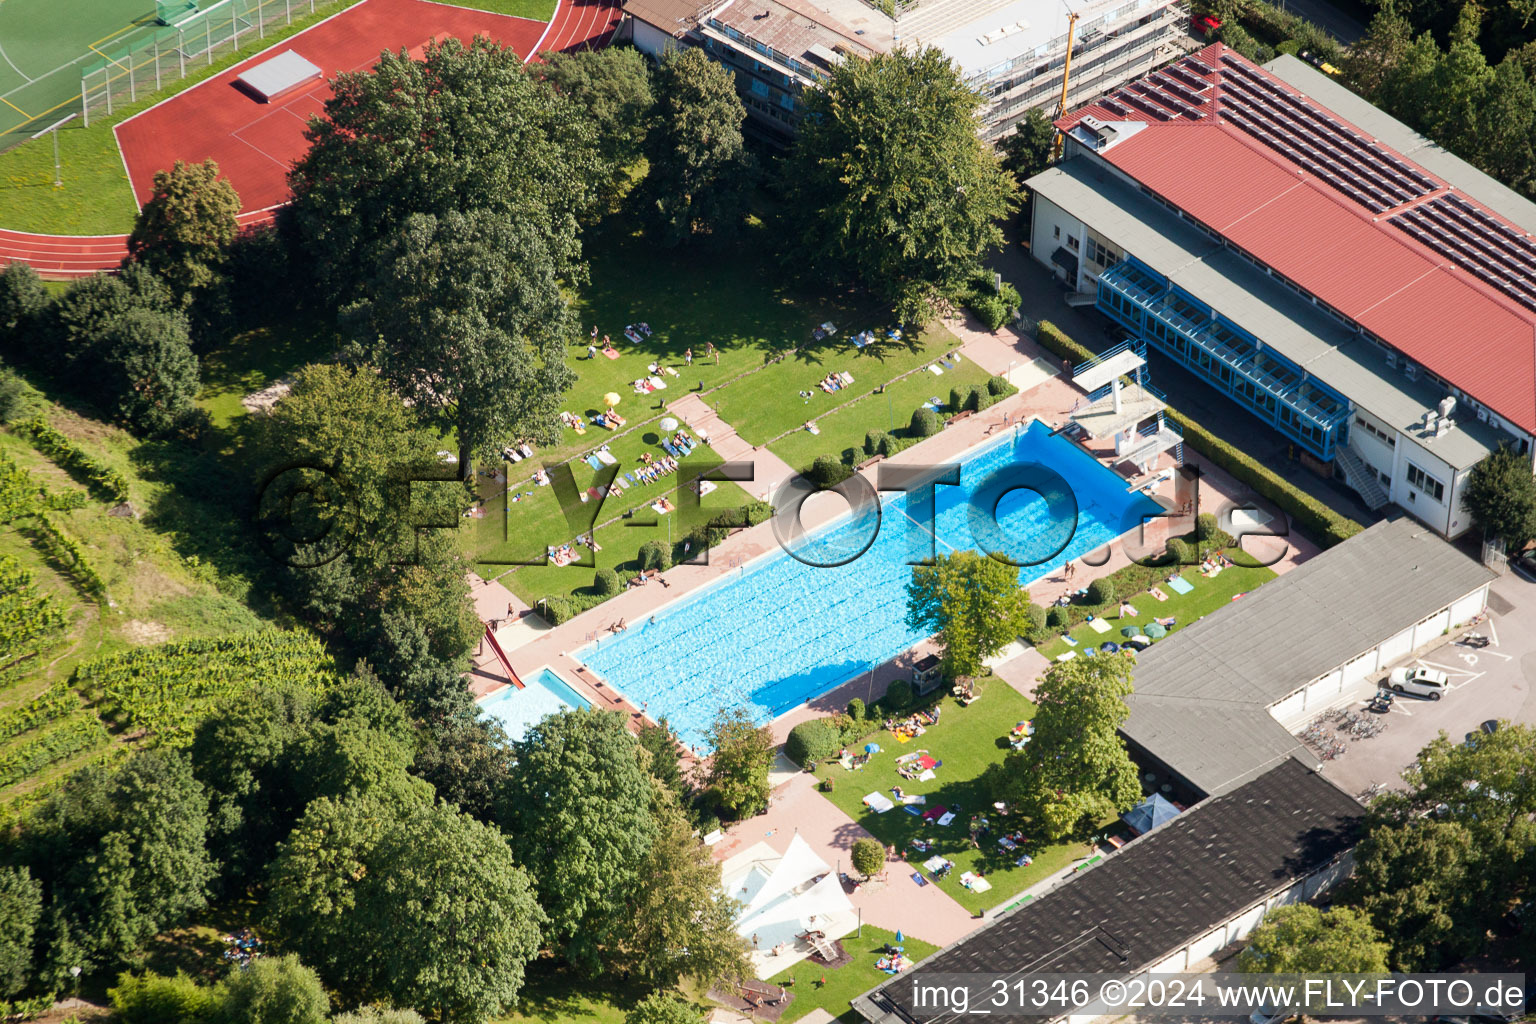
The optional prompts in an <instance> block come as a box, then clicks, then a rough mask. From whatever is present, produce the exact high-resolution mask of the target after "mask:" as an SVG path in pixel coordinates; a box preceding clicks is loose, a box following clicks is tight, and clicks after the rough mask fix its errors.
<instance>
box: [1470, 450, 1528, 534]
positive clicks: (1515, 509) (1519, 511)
mask: <svg viewBox="0 0 1536 1024" xmlns="http://www.w3.org/2000/svg"><path fill="white" fill-rule="evenodd" d="M1461 500H1462V504H1463V505H1464V506H1465V507H1466V510H1467V511H1468V512H1470V513H1471V514H1472V521H1473V522H1475V523H1477V525H1478V526H1481V527H1482V528H1483V531H1484V532H1485V533H1486V534H1488V535H1489V536H1493V537H1502V538H1504V540H1505V541H1506V543H1507V544H1508V545H1509V549H1510V550H1511V551H1519V550H1520V549H1521V548H1523V547H1524V546H1525V545H1526V542H1528V541H1530V540H1531V539H1532V538H1536V477H1532V475H1531V462H1530V459H1529V458H1527V457H1526V456H1524V455H1521V454H1520V453H1519V452H1517V451H1515V450H1514V449H1513V448H1511V447H1510V446H1509V445H1502V444H1501V445H1500V446H1499V448H1498V450H1497V451H1495V452H1494V453H1493V454H1492V455H1490V456H1488V457H1487V458H1486V459H1484V460H1483V461H1482V462H1479V463H1478V464H1477V465H1476V466H1474V467H1472V472H1471V474H1470V475H1469V476H1468V478H1467V485H1466V489H1465V490H1464V491H1462V498H1461Z"/></svg>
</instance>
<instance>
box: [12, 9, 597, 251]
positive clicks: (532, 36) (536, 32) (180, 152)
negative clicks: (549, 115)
mask: <svg viewBox="0 0 1536 1024" xmlns="http://www.w3.org/2000/svg"><path fill="white" fill-rule="evenodd" d="M621 16H622V12H621V10H620V7H619V3H618V0H557V6H556V9H555V14H554V17H553V18H552V19H551V20H550V23H549V24H548V25H547V26H541V25H540V24H539V23H538V22H535V21H528V20H527V19H524V18H509V17H505V16H502V15H497V14H488V13H485V12H482V11H471V10H468V9H465V8H460V7H451V6H447V5H445V4H439V3H428V2H425V0H367V2H366V3H362V4H358V5H357V6H355V7H351V8H348V9H347V10H345V11H343V12H342V13H340V14H338V15H336V16H334V17H332V18H330V19H328V20H326V21H324V22H321V23H320V24H319V25H316V26H314V27H313V28H310V29H308V30H306V31H304V32H301V33H300V34H298V35H296V36H293V37H291V38H289V39H286V40H284V41H283V42H282V43H280V44H277V45H276V46H274V47H273V48H272V50H271V51H264V52H263V53H261V54H257V55H256V56H254V57H251V58H249V59H247V60H245V61H243V62H241V63H240V64H238V65H236V66H235V67H233V68H231V69H229V70H228V71H225V72H224V73H222V74H220V75H218V76H216V77H214V78H211V79H208V80H207V81H205V82H201V83H199V84H198V85H196V86H193V87H192V88H191V89H188V90H186V91H185V92H182V93H178V94H177V95H175V96H173V97H171V98H170V99H168V100H166V101H165V102H163V103H160V104H158V105H156V106H154V107H151V108H150V109H149V110H146V111H144V112H143V113H142V114H139V115H136V116H135V117H132V118H129V119H128V120H127V121H124V122H123V123H122V124H120V125H118V126H117V128H116V129H115V131H116V134H117V138H118V145H119V146H120V147H121V149H122V151H123V161H124V163H125V164H126V166H127V168H128V171H129V178H130V181H131V182H132V184H133V188H134V192H135V195H136V196H139V195H145V194H147V193H148V190H149V187H150V182H151V181H152V179H153V178H154V173H155V171H156V170H159V169H160V168H162V167H168V166H170V164H171V163H172V162H174V161H176V160H189V161H201V160H204V159H207V158H208V157H212V158H213V159H215V160H217V161H218V163H219V167H220V169H221V170H222V171H223V172H224V174H225V176H226V177H228V178H229V179H230V181H231V183H232V184H234V186H235V190H236V191H237V192H239V194H240V198H241V205H242V206H243V207H244V212H242V213H241V214H240V223H241V224H242V225H246V226H248V225H251V224H259V223H262V222H264V221H267V220H270V219H271V217H272V210H273V208H274V207H276V206H280V205H282V203H284V202H286V201H287V199H288V190H287V186H286V184H285V182H284V175H285V174H286V172H287V169H288V164H289V163H290V162H291V161H293V160H295V159H297V158H298V157H299V156H300V155H301V154H302V153H303V151H304V145H305V143H304V137H303V129H304V120H303V118H306V117H307V116H308V115H309V114H310V113H318V112H319V110H320V104H321V103H322V102H323V101H324V99H325V98H326V97H327V96H329V95H330V87H329V85H327V84H325V83H324V82H319V83H316V84H314V85H312V86H310V87H309V88H307V89H300V90H296V91H294V92H291V93H288V94H285V95H284V96H283V97H281V98H280V100H279V102H277V103H275V104H260V103H256V102H255V101H253V100H251V99H250V98H248V97H247V96H245V94H243V93H241V92H240V91H239V90H238V89H236V88H235V87H234V85H233V84H232V83H233V82H234V80H235V78H236V77H238V76H239V75H240V74H242V73H243V72H244V71H245V69H246V68H248V67H250V66H251V65H253V64H257V63H260V62H261V61H262V60H264V59H266V58H267V57H270V56H274V55H275V54H276V53H278V52H281V51H282V50H285V49H293V50H295V51H297V52H298V53H300V54H301V55H302V56H304V57H307V58H308V59H309V60H311V61H313V62H314V63H316V64H318V65H319V66H320V67H321V68H323V69H325V70H326V71H327V72H328V73H332V74H334V72H335V71H336V70H349V69H354V68H361V67H367V66H369V65H371V64H372V62H373V61H374V60H376V59H377V57H378V54H379V51H380V50H384V49H396V50H397V49H399V48H400V47H402V46H404V47H406V48H408V49H413V50H414V49H419V47H420V46H421V45H423V44H424V43H425V42H426V41H427V40H429V39H435V38H440V37H443V36H457V37H458V38H461V39H466V38H470V37H472V36H475V35H480V34H485V35H490V36H491V37H493V38H495V39H497V40H499V41H501V42H503V43H505V44H506V45H508V46H511V47H512V48H513V49H514V50H516V51H517V52H518V53H521V54H523V56H524V58H525V59H531V58H532V57H533V55H534V52H533V51H534V49H535V47H537V48H538V49H539V50H562V51H570V50H580V49H587V48H596V47H600V46H603V45H605V44H606V43H607V42H608V41H609V40H610V39H611V38H612V36H613V33H614V31H615V30H616V29H617V27H618V23H619V20H620V18H621ZM126 252H127V236H126V235H45V234H35V233H31V232H24V231H11V230H8V229H6V228H0V265H3V264H5V263H8V262H11V261H12V260H20V261H22V262H25V263H30V264H31V265H32V266H33V267H34V268H35V269H36V270H37V272H38V273H39V274H41V275H42V276H44V277H48V278H71V277H82V276H85V275H88V274H92V273H95V272H96V271H98V270H112V269H115V268H116V267H117V266H118V264H119V263H121V262H122V260H123V257H124V256H125V255H126Z"/></svg>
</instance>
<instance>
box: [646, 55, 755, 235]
mask: <svg viewBox="0 0 1536 1024" xmlns="http://www.w3.org/2000/svg"><path fill="white" fill-rule="evenodd" d="M746 118H747V111H746V108H745V107H743V106H742V105H741V98H740V97H739V96H737V95H736V80H735V77H734V76H733V75H732V74H731V72H729V71H727V70H726V69H725V68H723V67H721V66H720V65H719V64H717V63H715V62H714V61H712V60H710V59H709V58H708V57H707V56H705V54H704V52H703V51H702V50H698V49H695V48H694V47H691V46H689V47H684V48H683V49H681V50H672V51H669V52H668V53H667V55H666V56H665V57H664V58H662V61H661V67H660V69H659V70H658V71H657V72H656V113H655V118H654V120H653V123H652V126H651V130H650V134H649V136H648V137H647V139H646V145H645V154H646V157H647V158H648V160H649V162H650V171H649V172H648V173H647V175H646V179H645V182H644V184H643V185H642V189H643V196H644V203H643V207H642V208H643V210H644V213H645V219H646V221H647V223H648V224H649V225H650V228H651V230H652V232H653V235H654V237H655V238H656V240H657V241H659V242H660V243H661V244H663V245H677V244H679V243H681V242H684V241H687V240H688V239H689V238H690V237H692V236H693V235H695V234H698V233H709V232H714V233H719V234H723V233H729V232H730V231H732V230H734V229H735V228H736V227H737V226H738V225H739V224H740V221H741V218H742V215H743V214H744V213H745V211H746V199H747V193H748V191H749V190H750V188H751V187H752V184H753V179H754V177H755V174H756V170H755V166H754V164H753V162H752V159H751V157H750V155H749V154H748V153H747V150H746V146H745V142H744V140H743V137H742V134H741V126H742V124H743V122H745V121H746Z"/></svg>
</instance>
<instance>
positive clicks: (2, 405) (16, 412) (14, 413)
mask: <svg viewBox="0 0 1536 1024" xmlns="http://www.w3.org/2000/svg"><path fill="white" fill-rule="evenodd" d="M27 390H28V388H27V385H26V384H25V383H23V382H22V380H21V378H20V377H18V376H16V375H15V374H14V373H12V372H11V371H10V370H7V369H5V368H4V367H0V423H11V422H14V421H15V420H19V419H21V417H23V416H25V415H26V412H27Z"/></svg>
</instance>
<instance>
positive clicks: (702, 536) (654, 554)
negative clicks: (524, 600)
mask: <svg viewBox="0 0 1536 1024" xmlns="http://www.w3.org/2000/svg"><path fill="white" fill-rule="evenodd" d="M772 516H773V506H772V505H770V504H769V503H768V502H766V501H752V502H748V503H747V504H745V505H741V506H739V507H737V508H734V509H726V510H724V511H723V512H720V513H718V514H717V515H715V516H714V517H712V518H711V519H710V520H709V522H707V523H705V524H703V525H702V526H697V527H694V528H693V529H692V530H690V531H688V533H686V534H684V535H683V537H682V538H681V539H679V540H678V541H677V542H676V543H674V544H673V545H672V550H671V551H670V552H668V551H667V550H666V545H665V544H664V543H662V542H661V541H656V540H648V541H646V542H645V543H644V544H642V545H640V548H639V550H638V551H636V553H635V563H636V565H637V566H639V568H637V569H617V570H615V569H599V570H598V571H597V572H596V573H595V574H594V576H593V581H592V583H593V585H592V586H591V587H588V588H586V589H584V590H582V591H579V592H577V593H573V594H556V595H554V596H553V597H548V598H545V600H544V602H543V608H544V617H545V618H546V619H548V620H549V623H550V625H553V626H558V625H560V624H561V623H563V622H568V621H569V620H571V619H573V618H575V617H576V616H578V615H580V614H581V613H582V612H585V611H588V610H590V609H592V608H596V607H597V606H598V605H600V604H602V603H603V602H604V601H606V600H608V599H609V598H610V597H613V596H614V595H616V594H622V593H623V592H624V590H625V589H626V588H627V587H628V586H629V581H630V580H632V579H634V578H635V577H636V576H638V575H640V573H641V572H642V571H644V570H647V569H668V568H670V567H671V566H673V565H675V564H677V563H678V562H681V561H684V560H685V559H689V558H693V557H694V556H696V555H697V554H698V553H699V551H700V550H701V549H703V548H712V547H714V546H716V545H717V544H719V543H720V542H721V541H723V540H725V538H726V537H727V536H729V534H730V532H731V531H732V530H734V529H741V528H742V527H744V526H756V525H757V524H759V523H765V522H767V521H768V520H769V518H771V517H772ZM599 580H601V581H602V582H599ZM610 587H611V588H612V589H609V588H610Z"/></svg>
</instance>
